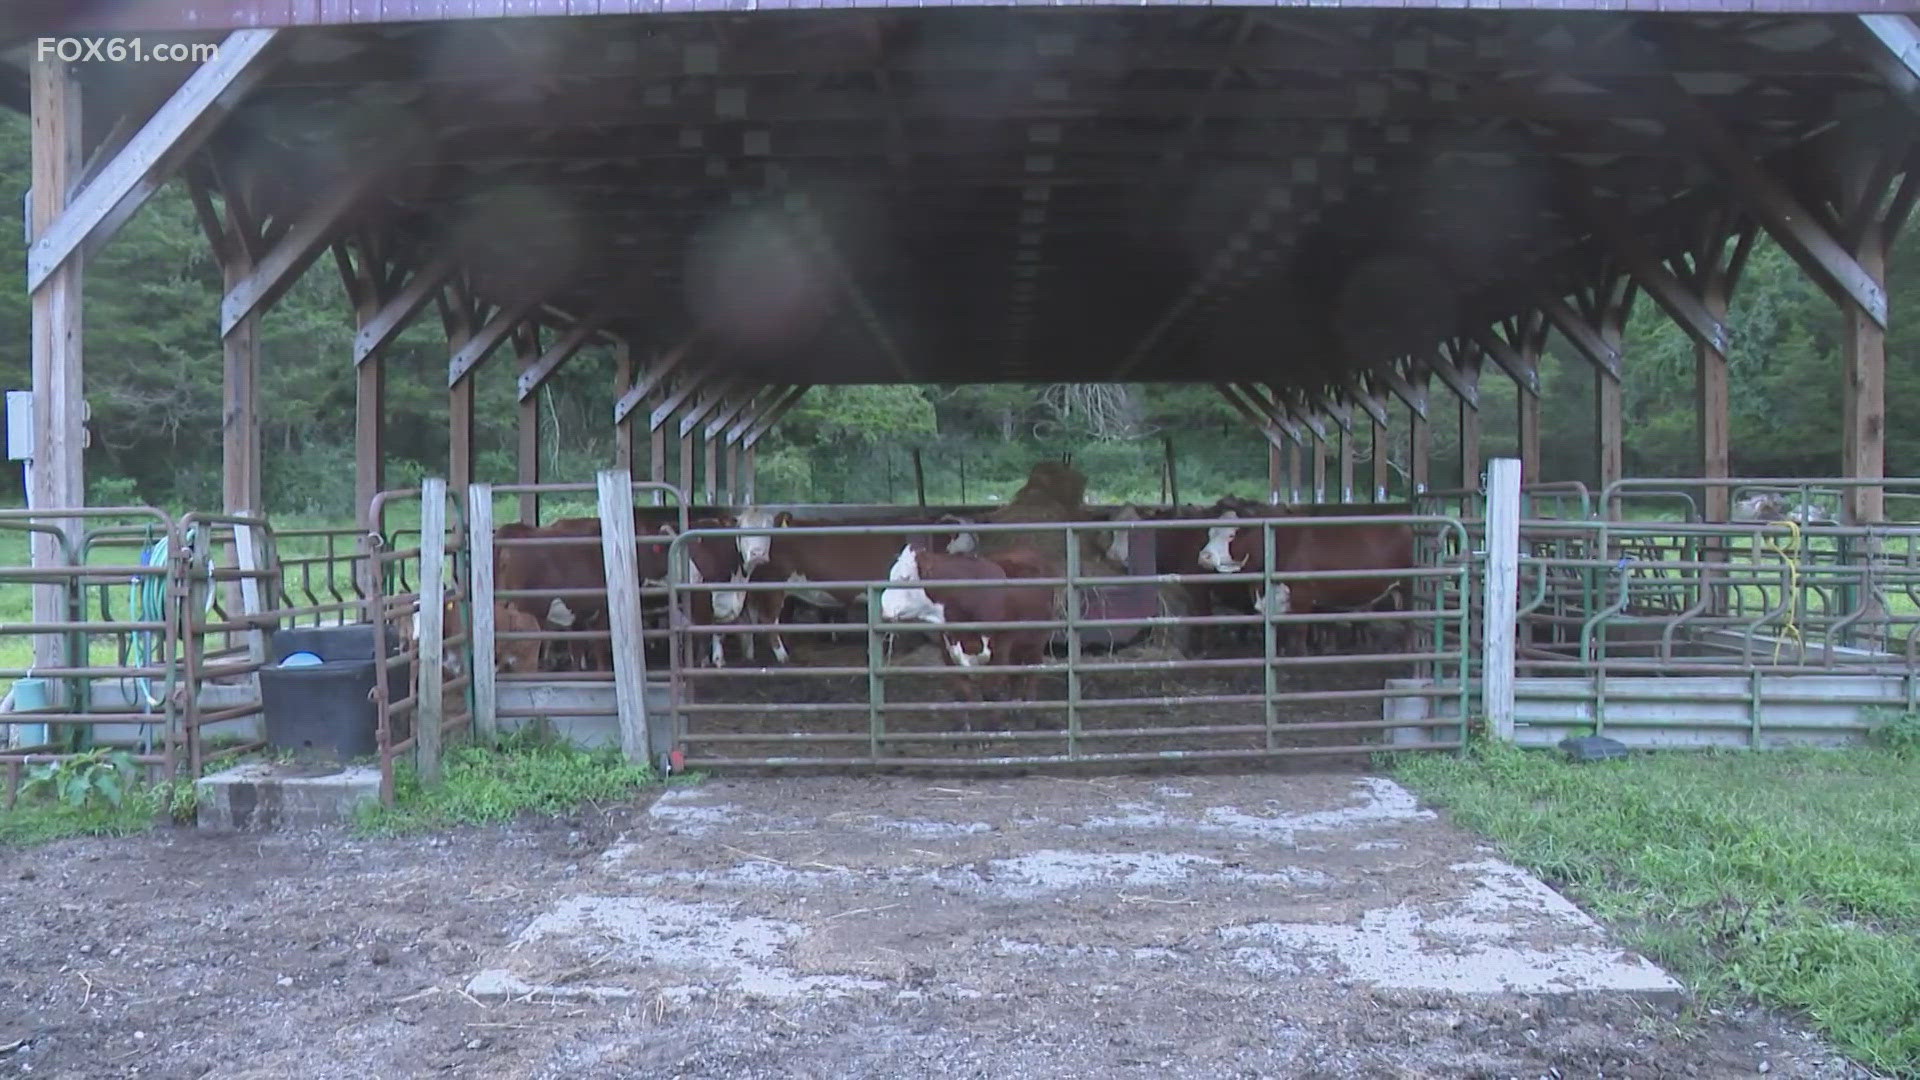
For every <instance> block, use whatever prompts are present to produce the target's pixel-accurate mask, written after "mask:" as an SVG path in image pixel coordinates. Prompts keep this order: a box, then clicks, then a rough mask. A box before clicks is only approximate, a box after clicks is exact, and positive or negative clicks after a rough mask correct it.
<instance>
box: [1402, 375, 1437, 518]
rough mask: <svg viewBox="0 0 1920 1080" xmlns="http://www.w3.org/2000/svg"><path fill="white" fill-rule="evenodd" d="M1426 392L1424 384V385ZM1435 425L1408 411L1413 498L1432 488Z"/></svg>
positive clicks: (1409, 462) (1409, 465) (1408, 454)
mask: <svg viewBox="0 0 1920 1080" xmlns="http://www.w3.org/2000/svg"><path fill="white" fill-rule="evenodd" d="M1422 389H1423V390H1424V389H1425V387H1424V382H1423V385H1422ZM1432 458H1433V424H1432V423H1431V422H1429V421H1428V420H1427V418H1426V416H1425V415H1423V414H1422V413H1421V412H1420V411H1418V410H1416V409H1414V408H1412V407H1411V406H1409V407H1408V409H1407V490H1408V492H1409V493H1410V494H1411V495H1413V496H1416V497H1417V496H1419V495H1421V494H1424V493H1425V492H1426V490H1427V488H1429V487H1431V486H1432V481H1431V473H1430V471H1429V470H1430V468H1431V464H1430V463H1431V461H1432Z"/></svg>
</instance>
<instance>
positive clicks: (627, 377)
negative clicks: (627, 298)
mask: <svg viewBox="0 0 1920 1080" xmlns="http://www.w3.org/2000/svg"><path fill="white" fill-rule="evenodd" d="M632 387H633V348H632V346H630V345H628V344H627V339H626V338H624V337H622V338H617V339H615V340H614V343H613V396H614V399H615V400H616V401H617V400H619V398H620V395H622V394H624V393H626V392H627V391H628V390H629V389H631V388H632ZM613 465H614V468H616V469H621V470H624V471H625V472H626V473H628V474H629V475H632V473H633V471H634V469H633V413H631V412H629V413H628V414H627V415H625V416H623V417H621V418H620V419H619V420H616V421H615V422H614V425H613ZM655 497H656V498H657V497H658V493H656V495H655Z"/></svg>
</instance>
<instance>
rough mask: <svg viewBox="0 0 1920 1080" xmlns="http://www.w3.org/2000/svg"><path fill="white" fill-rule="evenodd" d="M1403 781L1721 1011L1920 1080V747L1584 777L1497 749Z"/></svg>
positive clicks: (1406, 774) (1641, 761) (1555, 760)
mask: <svg viewBox="0 0 1920 1080" xmlns="http://www.w3.org/2000/svg"><path fill="white" fill-rule="evenodd" d="M1905 724H1906V725H1907V726H1906V727H1905V729H1904V730H1905V731H1906V732H1907V733H1908V736H1909V739H1910V740H1911V739H1913V737H1914V736H1915V734H1916V728H1915V727H1914V726H1913V721H1912V720H1911V719H1908V720H1907V721H1905ZM1397 771H1398V774H1399V775H1400V776H1401V777H1402V778H1403V779H1404V780H1405V781H1407V782H1408V783H1409V784H1410V785H1411V786H1412V787H1413V788H1414V789H1415V790H1417V791H1419V792H1420V793H1421V794H1422V795H1423V796H1425V797H1427V798H1429V799H1431V800H1433V801H1434V802H1436V803H1438V804H1440V805H1443V806H1445V807H1447V808H1448V809H1449V810H1450V812H1451V814H1452V816H1453V818H1454V820H1455V821H1457V822H1459V823H1460V824H1462V825H1464V826H1466V827H1467V828H1470V829H1474V830H1477V831H1479V832H1483V833H1485V834H1487V835H1488V836H1490V837H1492V838H1493V839H1494V840H1495V841H1497V842H1498V843H1499V845H1500V847H1501V849H1502V851H1503V852H1504V853H1505V854H1506V856H1507V857H1508V858H1511V859H1512V860H1513V861H1515V862H1517V863H1519V864H1520V865H1523V866H1525V867H1527V868H1528V869H1530V870H1532V871H1534V872H1535V873H1537V874H1540V875H1541V876H1543V877H1544V878H1546V879H1547V880H1549V881H1551V882H1552V883H1554V884H1555V885H1557V886H1559V887H1561V888H1562V889H1564V890H1565V891H1566V892H1567V893H1569V894H1570V895H1571V896H1572V897H1573V898H1575V899H1576V900H1578V901H1580V902H1581V903H1582V904H1583V906H1585V907H1586V908H1587V909H1588V910H1589V911H1592V912H1594V913H1595V914H1596V915H1597V916H1598V917H1600V918H1601V919H1603V920H1605V921H1606V922H1608V923H1609V924H1611V925H1612V926H1613V927H1615V928H1616V929H1617V930H1619V931H1621V932H1622V933H1623V935H1624V937H1625V939H1626V941H1627V942H1628V943H1629V944H1630V945H1631V946H1632V947H1634V948H1636V949H1638V950H1640V951H1642V952H1644V953H1645V954H1647V955H1648V956H1650V957H1652V958H1654V959H1655V960H1657V961H1658V962H1660V963H1662V964H1664V965H1666V966H1667V967H1668V968H1669V969H1670V970H1672V971H1673V972H1674V973H1675V974H1676V975H1677V976H1679V977H1681V978H1683V979H1685V980H1686V981H1687V982H1688V984H1689V985H1691V986H1693V987H1694V988H1695V989H1697V990H1699V991H1702V992H1703V993H1704V995H1705V996H1706V997H1707V999H1708V1000H1709V1001H1713V1000H1721V1001H1725V1000H1741V999H1744V1000H1755V1001H1759V1002H1763V1003H1765V1004H1767V1005H1770V1006H1774V1007H1777V1008H1781V1009H1785V1010H1789V1011H1792V1012H1796V1013H1799V1014H1802V1015H1804V1016H1806V1017H1808V1018H1810V1019H1811V1020H1812V1021H1813V1023H1815V1024H1816V1025H1818V1026H1819V1028H1820V1029H1821V1030H1822V1031H1824V1032H1825V1033H1826V1035H1827V1036H1828V1037H1829V1038H1831V1039H1832V1040H1833V1041H1834V1042H1835V1043H1836V1044H1837V1045H1838V1046H1840V1047H1841V1048H1843V1049H1844V1050H1845V1051H1846V1052H1847V1053H1849V1054H1850V1055H1852V1056H1853V1057H1855V1058H1856V1059H1857V1060H1858V1061H1860V1062H1862V1063H1864V1064H1867V1065H1870V1066H1873V1067H1874V1068H1877V1069H1881V1070H1885V1071H1888V1072H1891V1073H1893V1074H1895V1075H1898V1076H1920V839H1916V838H1920V799H1915V797H1914V793H1915V791H1917V790H1920V747H1916V746H1909V748H1908V749H1906V750H1905V751H1904V752H1899V753H1895V752H1890V751H1886V750H1859V751H1846V752H1825V753H1816V752H1804V753H1802V752H1769V753H1765V754H1754V753H1737V752H1736V753H1725V754H1710V755H1701V754H1678V753H1675V754H1668V755H1641V756H1636V757H1634V758H1632V759H1631V760H1628V761H1625V762H1614V763H1606V764H1599V765H1573V764H1568V763H1566V762H1564V761H1563V760H1562V759H1561V758H1559V757H1558V756H1557V755H1550V754H1547V753H1543V752H1525V751H1520V750H1514V749H1510V748H1505V747H1489V746H1486V745H1484V744H1483V745H1481V746H1479V747H1477V748H1476V750H1475V752H1474V753H1473V754H1471V755H1469V756H1466V757H1448V756H1439V755H1434V756H1425V757H1419V758H1403V759H1401V760H1400V761H1399V762H1398V763H1397Z"/></svg>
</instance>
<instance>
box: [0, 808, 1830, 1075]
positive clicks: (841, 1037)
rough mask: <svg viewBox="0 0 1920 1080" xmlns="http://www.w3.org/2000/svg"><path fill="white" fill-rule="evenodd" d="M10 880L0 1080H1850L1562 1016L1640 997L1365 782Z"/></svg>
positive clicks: (1583, 933) (1735, 1028) (13, 867)
mask: <svg viewBox="0 0 1920 1080" xmlns="http://www.w3.org/2000/svg"><path fill="white" fill-rule="evenodd" d="M4 859H5V863H4V870H0V919H3V920H4V923H3V924H0V925H3V926H4V936H3V937H0V942H3V943H4V944H3V945H0V953H3V954H4V957H5V964H4V965H3V966H0V1001H4V1002H5V1003H6V1006H5V1008H4V1009H0V1077H4V1076H10V1075H19V1076H33V1077H62V1078H74V1080H78V1078H82V1077H85V1078H95V1077H119V1076H143V1077H178V1078H197V1077H225V1078H237V1077H259V1078H266V1077H289V1076H300V1077H316V1078H326V1077H350V1078H354V1080H365V1078H367V1077H381V1078H385V1077H411V1076H475V1077H478V1076H487V1077H528V1078H532V1077H563V1076H564V1077H567V1078H570V1080H578V1078H595V1077H627V1076H639V1075H648V1076H652V1075H662V1076H668V1075H670V1076H681V1077H774V1076H781V1077H787V1076H795V1077H815V1076H817V1077H828V1076H831V1077H846V1076H886V1077H896V1076H936V1075H937V1076H941V1077H949V1078H950V1077H1069V1076H1072V1077H1092V1076H1101V1077H1105V1076H1141V1077H1145V1076H1154V1077H1169V1076H1173V1077H1180V1076H1193V1077H1203V1076H1204V1077H1221V1076H1287V1077H1326V1078H1334V1077H1340V1078H1345V1077H1356V1078H1357V1077H1369V1078H1371V1077H1422V1076H1435V1077H1439V1076H1445V1077H1490V1078H1491V1077H1529V1078H1530V1077H1538V1076H1548V1077H1601V1076H1606V1077H1668V1076H1673V1077H1680V1076H1688V1077H1734V1076H1754V1075H1758V1074H1759V1073H1760V1072H1761V1071H1763V1070H1764V1071H1765V1072H1767V1073H1769V1074H1770V1075H1773V1076H1781V1077H1804V1078H1829V1077H1835V1078H1837V1077H1853V1076H1863V1075H1866V1074H1864V1073H1860V1072H1857V1071H1854V1070H1852V1069H1851V1067H1849V1066H1847V1065H1846V1064H1845V1063H1844V1062H1842V1061H1840V1060H1839V1059H1837V1057H1836V1056H1835V1055H1834V1054H1832V1053H1831V1052H1829V1051H1828V1050H1827V1049H1825V1048H1824V1047H1823V1046H1822V1045H1821V1044H1819V1043H1818V1042H1817V1041H1815V1040H1813V1039H1811V1038H1809V1037H1808V1036H1807V1035H1805V1034H1804V1033H1803V1032H1802V1031H1800V1030H1799V1029H1797V1028H1796V1027H1795V1026H1793V1025H1791V1024H1788V1023H1785V1022H1783V1021H1781V1020H1779V1019H1777V1018H1772V1017H1768V1016H1765V1015H1762V1014H1758V1013H1752V1014H1742V1015H1717V1014H1715V1015H1706V1016H1702V1017H1698V1018H1695V1019H1686V1018H1683V1013H1684V1012H1685V1006H1684V1005H1683V1004H1682V1003H1681V995H1679V994H1675V993H1671V992H1668V993H1660V992H1636V991H1633V990H1630V989H1618V988H1616V989H1612V990H1604V989H1603V990H1579V989H1576V988H1577V987H1579V986H1581V985H1588V984H1592V985H1601V984H1607V983H1608V981H1609V980H1612V981H1613V982H1614V983H1617V984H1618V986H1629V985H1646V986H1653V985H1656V984H1658V983H1659V982H1661V980H1662V976H1661V973H1659V972H1658V971H1657V969H1654V968H1652V967H1651V965H1647V964H1646V963H1645V962H1644V961H1642V960H1639V959H1638V958H1636V957H1632V956H1630V955H1625V956H1623V955H1621V954H1619V953H1618V950H1617V949H1615V948H1613V947H1612V946H1608V945H1607V944H1606V943H1605V941H1604V939H1603V938H1602V937H1601V936H1600V933H1599V931H1598V929H1597V928H1595V927H1593V926H1592V925H1591V924H1590V923H1587V922H1584V916H1581V915H1580V914H1579V913H1578V912H1577V911H1574V910H1573V909H1572V908H1571V906H1570V905H1565V904H1564V901H1559V900H1557V897H1555V895H1554V894H1552V893H1551V892H1550V891H1547V890H1542V889H1538V888H1537V887H1533V886H1528V885H1527V884H1526V881H1524V880H1522V879H1523V877H1524V875H1519V876H1516V875H1515V874H1513V873H1511V872H1510V869H1511V868H1507V869H1502V868H1501V864H1498V863H1497V860H1494V858H1493V856H1492V855H1491V854H1490V853H1489V852H1488V850H1487V849H1486V848H1485V847H1484V846H1483V845H1481V844H1480V843H1479V842H1478V841H1477V839H1476V838H1474V837H1471V836H1469V835H1466V834H1464V833H1462V832H1460V831H1459V830H1457V829H1454V828H1453V827H1452V826H1451V825H1449V824H1448V823H1447V822H1446V821H1445V820H1444V819H1441V818H1439V817H1437V816H1436V815H1434V814H1432V813H1431V812H1429V811H1426V810H1423V809H1421V808H1419V807H1417V805H1415V804H1414V803H1412V801H1411V800H1410V798H1408V797H1407V796H1406V795H1405V793H1404V791H1401V790H1400V789H1398V788H1397V786H1396V785H1392V784H1391V783H1390V782H1388V781H1384V780H1379V779H1376V778H1369V777H1366V776H1363V775H1360V774H1354V773H1339V772H1320V773H1291V774H1277V773H1271V772H1263V773H1247V774H1244V775H1229V776H1221V775H1209V776H1191V775H1188V776H1172V777H1164V776H1163V777H1157V778H1156V777H1140V776H1131V777H1107V778H1096V779H1093V780H1069V779H1062V778H1058V777H1053V778H1043V777H1012V778H1005V779H983V780H916V779H906V778H878V779H860V778H848V777H824V778H787V779H763V778H744V777H742V778H722V779H717V780H711V781H708V782H707V783H705V784H702V785H698V786H687V787H680V788H675V789H672V790H671V791H670V792H668V793H667V794H666V795H665V796H664V797H662V799H661V800H660V801H656V799H655V798H654V797H649V798H647V799H645V800H642V801H641V802H640V803H638V804H636V805H632V806H620V807H614V808H609V809H606V810H603V811H596V812H594V813H592V814H587V815H581V816H578V817H575V818H573V819H569V820H560V821H552V822H543V823H539V824H527V825H521V826H516V827H509V828H501V829H484V830H466V831H461V832H458V833H455V834H452V835H447V836H444V837H438V838H432V839H415V840H403V841H380V842H364V841H358V840H354V839H352V838H350V837H348V836H346V835H344V834H340V833H328V832H323V833H311V834H299V835H275V836H266V837H261V836H251V835H225V836H221V835H202V834H196V833H192V832H163V833H160V834H158V835H154V836H150V837H141V838H135V839H130V840H119V841H75V842H65V843H59V844H53V845H48V846H44V847H39V848H34V849H29V850H24V851H7V852H5V853H4ZM1527 880H1530V879H1527ZM1413 915H1418V916H1419V917H1420V918H1423V919H1426V920H1428V921H1427V922H1426V923H1425V924H1424V925H1423V926H1422V927H1421V928H1420V929H1419V931H1418V933H1419V935H1424V936H1419V937H1418V939H1417V940H1416V937H1415V936H1413V931H1410V930H1409V929H1408V926H1406V925H1401V922H1404V921H1405V919H1407V918H1411V917H1412V916H1413ZM1396 920H1401V922H1396ZM1409 925H1410V924H1409ZM1355 928H1357V929H1355ZM1303 935H1304V936H1303ZM1489 935H1491V936H1489ZM1490 942H1491V944H1490ZM1396 950H1398V951H1396ZM1409 950H1411V951H1409ZM1496 953H1499V954H1502V955H1505V956H1507V958H1508V959H1507V961H1502V962H1503V963H1506V964H1507V966H1506V967H1505V968H1500V966H1499V965H1498V964H1496V965H1494V968H1492V969H1489V968H1487V967H1486V964H1484V963H1483V961H1485V960H1486V959H1487V958H1488V957H1491V956H1494V955H1495V954H1496ZM1410 960H1411V963H1409V961H1410ZM1495 969H1497V970H1495ZM1490 970H1491V971H1493V976H1494V978H1495V979H1496V981H1497V980H1500V979H1505V980H1507V981H1506V982H1505V983H1503V984H1501V985H1505V986H1507V987H1510V988H1514V987H1517V988H1519V990H1520V991H1521V992H1514V990H1513V989H1508V990H1504V991H1503V990H1499V989H1495V990H1492V991H1490V992H1483V991H1478V990H1471V989H1468V986H1469V984H1477V982H1480V981H1484V979H1485V977H1486V976H1487V974H1488V972H1489V971H1490ZM1501 972H1504V974H1502V973H1501ZM1543 980H1544V981H1543Z"/></svg>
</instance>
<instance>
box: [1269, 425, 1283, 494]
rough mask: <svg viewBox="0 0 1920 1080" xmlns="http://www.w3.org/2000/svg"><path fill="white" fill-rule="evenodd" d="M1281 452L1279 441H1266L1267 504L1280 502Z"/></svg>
mask: <svg viewBox="0 0 1920 1080" xmlns="http://www.w3.org/2000/svg"><path fill="white" fill-rule="evenodd" d="M1283 452H1284V451H1283V450H1282V448H1281V444H1280V443H1278V442H1274V441H1272V440H1268V441H1267V505H1269V506H1278V505H1280V502H1281V499H1280V492H1281V490H1282V489H1281V487H1280V483H1281V470H1282V466H1281V464H1280V456H1281V454H1282V453H1283Z"/></svg>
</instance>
